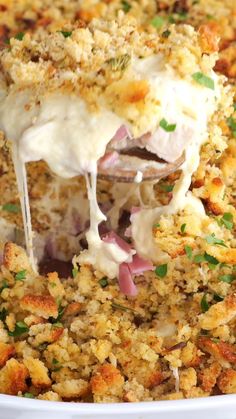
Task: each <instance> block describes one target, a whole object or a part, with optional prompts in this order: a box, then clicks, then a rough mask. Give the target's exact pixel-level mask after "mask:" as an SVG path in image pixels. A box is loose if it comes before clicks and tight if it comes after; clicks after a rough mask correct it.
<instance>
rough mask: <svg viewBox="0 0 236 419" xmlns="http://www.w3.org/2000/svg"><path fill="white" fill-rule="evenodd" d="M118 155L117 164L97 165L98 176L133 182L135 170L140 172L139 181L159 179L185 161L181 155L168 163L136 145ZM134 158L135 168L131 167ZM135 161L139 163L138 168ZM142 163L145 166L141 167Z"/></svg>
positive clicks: (134, 180)
mask: <svg viewBox="0 0 236 419" xmlns="http://www.w3.org/2000/svg"><path fill="white" fill-rule="evenodd" d="M119 155H120V163H119V165H117V164H113V165H111V166H109V167H107V168H102V167H98V178H100V179H103V180H109V181H112V182H124V183H134V182H137V180H136V179H137V172H141V181H153V180H160V179H162V178H164V177H166V176H168V175H170V174H171V173H174V172H176V171H177V170H178V169H179V168H180V166H181V165H182V164H183V163H184V161H185V157H184V155H182V156H181V157H179V158H178V159H177V160H175V161H174V162H173V163H168V162H166V161H165V160H162V159H160V158H159V157H158V156H157V155H156V154H153V153H151V152H149V151H147V150H146V149H141V148H138V147H135V148H129V149H123V150H120V152H119ZM134 159H135V166H136V167H137V168H134V167H132V161H134ZM129 163H130V164H129ZM137 163H140V169H139V168H138V167H139V166H138V164H137ZM144 163H145V166H144V168H143V169H142V166H143V164H144Z"/></svg>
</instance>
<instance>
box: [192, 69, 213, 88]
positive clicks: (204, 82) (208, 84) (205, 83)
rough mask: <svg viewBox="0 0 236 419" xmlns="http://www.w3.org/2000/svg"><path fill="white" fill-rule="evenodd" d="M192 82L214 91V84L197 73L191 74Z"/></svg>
mask: <svg viewBox="0 0 236 419" xmlns="http://www.w3.org/2000/svg"><path fill="white" fill-rule="evenodd" d="M192 78H193V80H195V81H196V82H197V83H199V84H201V85H202V86H205V87H207V88H208V89H211V90H214V89H215V82H214V80H213V79H211V78H210V77H208V76H206V75H205V74H203V73H201V72H197V73H194V74H192Z"/></svg>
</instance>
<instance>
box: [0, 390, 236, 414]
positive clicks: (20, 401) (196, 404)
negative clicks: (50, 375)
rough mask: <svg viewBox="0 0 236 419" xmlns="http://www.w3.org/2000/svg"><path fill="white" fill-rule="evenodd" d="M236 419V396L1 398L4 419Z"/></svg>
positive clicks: (0, 412) (0, 411) (0, 404)
mask: <svg viewBox="0 0 236 419" xmlns="http://www.w3.org/2000/svg"><path fill="white" fill-rule="evenodd" d="M44 418H45V419H46V418H48V419H96V418H100V419H112V418H122V419H131V418H132V419H236V395H230V396H216V397H209V398H204V399H191V400H176V401H162V402H149V403H130V404H126V403H121V404H87V403H81V404H79V403H58V402H57V403H55V402H46V401H40V400H32V399H24V398H19V397H13V396H4V395H1V396H0V419H44Z"/></svg>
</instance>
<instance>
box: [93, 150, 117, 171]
mask: <svg viewBox="0 0 236 419" xmlns="http://www.w3.org/2000/svg"><path fill="white" fill-rule="evenodd" d="M118 159H119V153H117V151H109V152H108V153H106V154H105V155H104V156H103V157H101V159H100V160H99V162H98V165H99V167H100V168H101V169H103V170H105V169H108V168H109V167H111V166H113V165H114V164H115V163H116V162H117V160H118Z"/></svg>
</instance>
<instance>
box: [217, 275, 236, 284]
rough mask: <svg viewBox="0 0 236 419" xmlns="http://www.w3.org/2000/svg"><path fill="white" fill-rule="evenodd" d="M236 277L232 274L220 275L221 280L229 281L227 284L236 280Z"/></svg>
mask: <svg viewBox="0 0 236 419" xmlns="http://www.w3.org/2000/svg"><path fill="white" fill-rule="evenodd" d="M235 279H236V276H235V275H232V274H228V275H221V276H219V280H220V281H222V282H227V284H231V282H233V281H235Z"/></svg>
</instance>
